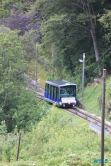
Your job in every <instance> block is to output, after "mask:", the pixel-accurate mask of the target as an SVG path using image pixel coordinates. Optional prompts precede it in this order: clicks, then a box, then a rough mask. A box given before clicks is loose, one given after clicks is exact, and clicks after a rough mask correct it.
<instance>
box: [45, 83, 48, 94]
mask: <svg viewBox="0 0 111 166" xmlns="http://www.w3.org/2000/svg"><path fill="white" fill-rule="evenodd" d="M45 91H46V93H48V84H46V85H45Z"/></svg>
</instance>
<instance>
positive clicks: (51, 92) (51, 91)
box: [50, 85, 53, 99]
mask: <svg viewBox="0 0 111 166" xmlns="http://www.w3.org/2000/svg"><path fill="white" fill-rule="evenodd" d="M50 95H51V99H53V86H52V85H51V86H50Z"/></svg>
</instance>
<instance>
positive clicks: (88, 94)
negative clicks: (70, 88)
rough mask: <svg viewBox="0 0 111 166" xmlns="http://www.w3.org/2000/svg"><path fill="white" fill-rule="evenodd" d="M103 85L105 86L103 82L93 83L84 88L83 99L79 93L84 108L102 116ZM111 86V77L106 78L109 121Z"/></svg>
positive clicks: (106, 113) (106, 111) (106, 115)
mask: <svg viewBox="0 0 111 166" xmlns="http://www.w3.org/2000/svg"><path fill="white" fill-rule="evenodd" d="M102 86H103V83H101V84H99V85H97V86H95V85H91V86H89V87H86V88H85V89H84V98H83V99H81V93H79V94H78V98H79V99H80V102H81V103H82V105H83V108H84V109H85V110H86V111H88V112H90V113H94V114H96V115H98V116H101V106H102V102H100V101H101V96H102ZM110 87H111V78H110V77H109V78H108V79H107V80H106V92H105V96H106V100H105V103H106V105H105V117H106V119H107V120H109V121H110V119H109V117H108V108H107V104H108V103H110V97H108V94H109V91H110Z"/></svg>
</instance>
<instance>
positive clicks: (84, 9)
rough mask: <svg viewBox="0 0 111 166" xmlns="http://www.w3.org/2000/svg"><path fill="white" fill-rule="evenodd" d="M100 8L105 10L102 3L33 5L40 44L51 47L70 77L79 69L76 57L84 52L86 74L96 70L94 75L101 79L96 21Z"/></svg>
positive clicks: (42, 2)
mask: <svg viewBox="0 0 111 166" xmlns="http://www.w3.org/2000/svg"><path fill="white" fill-rule="evenodd" d="M104 7H106V8H107V5H106V1H104V0H100V1H99V0H89V1H86V0H81V1H79V0H78V1H76V0H74V1H72V0H65V1H64V0H61V1H59V0H57V1H51V0H38V1H37V2H36V4H35V10H38V11H41V18H42V36H43V42H44V44H45V45H46V43H48V42H50V44H51V43H55V45H56V46H57V51H58V54H59V57H60V58H59V59H62V62H63V63H64V62H65V65H66V66H67V67H68V69H70V70H71V72H72V74H74V71H75V69H77V67H78V66H79V65H78V60H79V58H80V55H82V54H83V53H84V52H85V53H86V55H87V63H86V64H88V65H87V67H86V69H88V70H89V67H88V66H90V70H91V72H92V73H94V72H93V71H94V69H95V68H97V69H98V70H96V72H97V71H99V72H97V73H96V74H98V73H99V75H101V67H102V66H101V63H100V61H101V58H102V57H101V52H102V51H103V49H102V48H103V45H102V44H103V43H104V40H103V39H102V33H103V31H102V27H101V25H100V23H99V22H98V21H97V19H98V13H99V14H100V16H101V14H103V13H104ZM100 16H99V17H100ZM106 47H107V46H106ZM104 49H105V48H104ZM95 65H96V67H95ZM88 72H89V71H88ZM92 75H93V74H92ZM94 75H95V74H94Z"/></svg>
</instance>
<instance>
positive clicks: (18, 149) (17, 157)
mask: <svg viewBox="0 0 111 166" xmlns="http://www.w3.org/2000/svg"><path fill="white" fill-rule="evenodd" d="M20 141H21V132H20V133H19V139H18V148H17V156H16V161H18V159H19V152H20Z"/></svg>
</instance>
